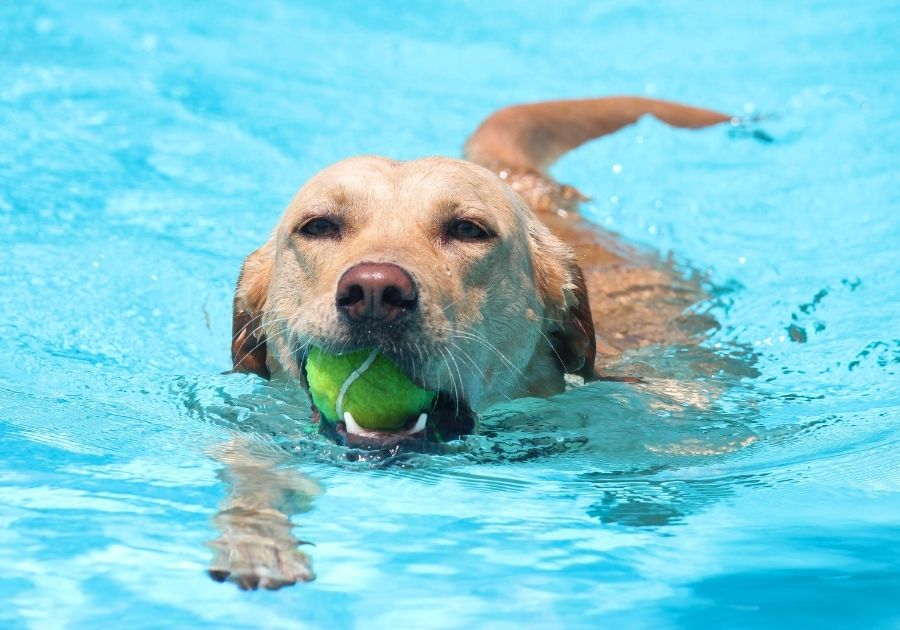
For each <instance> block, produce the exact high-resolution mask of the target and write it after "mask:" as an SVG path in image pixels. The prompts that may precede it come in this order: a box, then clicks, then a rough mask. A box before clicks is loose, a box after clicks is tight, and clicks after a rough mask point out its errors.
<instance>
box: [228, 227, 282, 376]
mask: <svg viewBox="0 0 900 630" xmlns="http://www.w3.org/2000/svg"><path fill="white" fill-rule="evenodd" d="M274 262H275V255H274V250H273V247H272V244H271V242H269V243H266V244H265V245H263V246H262V247H260V248H259V249H258V250H256V251H255V252H253V253H252V254H250V255H249V256H247V259H246V260H245V261H244V264H243V266H242V267H241V275H240V276H239V277H238V283H237V288H236V289H235V292H234V310H233V312H232V319H231V362H232V366H233V367H232V370H233V371H235V372H252V373H254V374H258V375H259V376H262V377H263V378H265V379H268V378H269V376H271V374H270V372H269V367H268V365H266V335H265V332H264V331H263V329H262V323H263V308H264V307H265V304H266V297H267V295H268V290H269V279H270V278H271V277H272V266H273V265H274Z"/></svg>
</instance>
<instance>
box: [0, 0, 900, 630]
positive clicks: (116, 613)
mask: <svg viewBox="0 0 900 630" xmlns="http://www.w3.org/2000/svg"><path fill="white" fill-rule="evenodd" d="M898 33H900V9H898V7H897V5H896V3H892V2H878V1H872V2H864V3H862V4H859V3H857V4H855V5H852V6H851V5H847V4H846V3H842V2H837V1H826V0H822V1H817V2H812V1H811V2H803V3H793V4H792V5H791V6H787V5H786V4H784V3H777V2H772V1H763V2H754V3H744V4H734V3H716V4H710V3H702V5H701V4H700V3H681V2H674V1H668V2H654V3H650V2H637V1H625V2H618V3H615V4H614V5H595V4H594V3H588V2H553V3H550V2H541V3H537V2H535V3H527V5H526V6H520V7H517V8H516V9H515V10H514V11H510V10H506V9H504V6H503V4H502V3H495V2H485V1H480V2H467V3H462V4H459V3H456V4H454V5H451V4H449V3H446V4H443V3H442V4H432V5H431V6H428V7H419V8H409V7H407V6H406V4H405V3H397V2H384V3H363V2H353V1H349V0H348V1H345V2H337V3H331V4H330V5H329V6H327V7H326V6H324V4H323V5H322V6H317V5H315V4H311V3H310V4H308V5H300V4H296V3H283V2H278V1H275V0H271V1H263V2H256V3H250V4H248V3H239V2H229V3H207V2H195V3H190V4H188V5H186V6H185V5H184V3H174V2H156V3H149V4H148V3H141V4H121V3H115V2H103V1H98V2H92V3H77V4H76V3H69V4H60V3H51V2H30V3H27V4H25V3H17V2H15V3H14V2H10V3H4V4H3V5H2V6H0V77H2V78H0V147H2V148H0V238H2V247H0V278H2V280H0V282H2V284H0V286H2V291H0V300H2V306H3V312H4V313H5V316H4V317H3V318H2V320H0V352H2V356H3V357H4V360H3V362H2V363H0V401H2V402H0V404H2V409H3V411H2V413H0V418H2V423H0V432H2V442H0V453H2V461H0V479H2V481H0V521H2V524H3V527H2V529H0V538H2V545H0V561H2V564H3V566H4V569H5V570H4V572H3V575H2V577H0V594H2V599H3V603H4V605H3V606H2V608H0V621H2V624H3V625H4V626H6V627H10V626H12V627H34V628H44V627H60V626H69V627H91V628H96V627H126V626H130V627H191V626H199V625H201V624H206V623H210V622H213V623H217V624H219V625H221V626H225V627H256V626H266V627H303V626H308V627H350V626H361V627H387V626H391V627H393V626H398V625H401V624H407V625H409V626H412V627H421V626H432V627H480V626H485V625H487V626H492V627H516V626H522V625H525V626H543V627H563V626H567V627H571V626H594V627H596V626H598V625H600V624H601V623H604V624H611V625H613V626H614V627H623V626H628V627H693V626H709V625H714V626H725V627H761V626H769V627H771V626H775V627H798V626H815V625H817V626H824V627H829V626H845V627H846V626H849V625H853V626H862V627H897V626H898V625H900V606H898V605H897V604H896V602H897V601H900V569H898V566H900V551H898V549H900V544H898V543H900V448H898V447H900V424H898V420H900V388H898V385H900V382H898V372H900V333H898V325H897V324H898V317H897V304H898V303H900V272H898V268H900V265H898V257H897V254H896V247H897V246H896V244H897V242H898V238H900V221H898V220H897V218H896V217H897V211H898V207H900V186H898V184H900V170H898V167H897V164H898V156H900V125H898V123H897V115H898V113H900V96H898V91H897V88H896V82H897V79H898V69H900V48H898V47H897V45H896V40H897V36H898ZM615 93H634V94H644V95H654V96H660V97H668V98H675V99H678V100H682V101H686V102H691V103H696V104H700V105H705V106H709V107H714V108H718V109H721V110H724V111H728V112H735V113H739V114H746V115H758V116H759V117H761V120H760V121H759V122H757V123H756V124H755V125H753V126H751V127H749V128H747V129H745V130H729V129H724V128H717V129H709V130H705V131H702V132H696V133H687V132H679V131H674V130H671V129H668V128H667V127H665V126H664V125H661V124H659V123H656V122H654V121H651V120H646V121H642V122H641V123H640V124H638V125H636V126H634V127H631V128H629V129H627V130H625V131H623V132H621V133H619V134H618V135H616V136H614V137H610V138H606V139H604V140H603V141H600V142H597V143H594V144H592V145H589V146H586V147H584V148H582V149H580V150H578V151H576V152H574V153H572V154H570V155H568V156H567V157H566V158H565V159H563V160H562V162H561V163H560V164H559V165H558V166H557V168H556V169H555V173H556V175H557V176H558V178H559V179H560V180H562V181H565V182H571V183H573V184H575V185H577V186H579V187H580V188H581V189H582V190H584V191H585V192H586V193H588V194H590V195H591V196H592V197H593V200H592V202H591V203H590V204H588V205H587V206H586V208H585V212H586V213H588V214H589V215H590V216H591V217H592V218H593V219H594V220H596V222H597V223H598V224H600V225H601V226H604V227H606V228H607V229H611V230H614V231H616V232H618V233H620V234H622V235H624V237H625V238H626V239H628V240H630V241H631V242H634V243H639V244H641V245H644V246H647V247H650V248H653V249H656V250H658V251H660V252H662V253H663V254H664V255H669V254H671V255H672V256H673V257H674V258H675V260H676V261H677V262H678V264H680V265H682V266H683V267H684V268H685V269H692V270H697V271H700V272H702V273H705V274H706V276H707V278H708V284H709V286H710V287H712V288H713V289H714V291H715V294H716V298H715V299H714V300H713V301H712V302H711V303H710V304H709V305H707V308H708V309H710V311H711V312H712V313H713V314H714V315H715V316H716V317H717V318H718V319H719V321H720V322H721V324H722V326H721V329H720V330H718V331H717V332H716V333H715V334H714V336H713V338H712V339H711V340H710V342H709V344H708V349H710V350H713V351H715V352H718V353H719V354H721V355H724V354H726V353H731V354H737V355H740V357H739V358H738V359H736V360H735V362H733V363H731V364H729V370H727V371H726V372H723V373H722V374H720V375H719V377H718V378H717V379H711V380H707V381H695V382H692V385H694V386H695V387H697V388H699V391H700V392H701V393H703V394H704V395H706V394H708V393H709V392H710V391H712V390H721V394H720V395H718V396H717V397H715V398H713V403H712V404H711V406H709V407H708V408H706V409H700V410H698V409H696V408H692V407H689V406H688V407H686V406H684V405H683V404H681V402H680V401H679V395H680V394H683V391H684V388H685V387H686V385H685V384H684V383H683V382H682V383H681V384H680V385H679V381H677V380H676V381H675V384H674V385H673V388H671V391H670V392H669V394H666V393H664V392H660V391H646V390H641V389H640V388H635V387H633V386H627V385H622V384H614V383H601V384H598V385H595V386H591V387H588V388H583V389H578V390H574V391H572V392H569V393H567V394H565V395H563V396H560V397H557V398H556V399H554V400H551V401H537V400H529V401H522V402H520V403H517V404H516V405H511V406H507V407H505V408H500V409H496V410H494V411H493V412H491V413H489V414H487V416H486V418H485V431H484V434H483V435H482V436H479V437H476V438H472V439H471V440H470V441H469V443H468V444H466V445H464V446H463V447H460V449H459V452H456V453H448V454H444V455H420V456H414V457H410V458H408V459H406V460H404V461H393V462H391V461H384V460H382V459H379V458H377V457H364V458H363V459H362V460H361V461H350V459H352V458H348V453H347V452H346V451H344V450H343V449H340V448H338V447H336V446H329V445H327V444H323V443H322V441H321V440H320V439H319V438H317V437H316V436H315V435H314V434H312V432H311V431H310V428H309V426H308V425H307V424H305V423H304V419H305V418H306V417H307V416H308V413H309V410H308V406H307V403H306V402H305V401H304V400H303V397H302V396H297V395H296V394H295V393H294V392H291V391H288V390H285V389H284V388H279V387H278V386H270V385H265V384H263V383H261V382H260V381H259V380H258V379H255V378H252V377H247V376H223V375H221V374H220V372H222V371H223V370H225V369H227V368H228V367H229V359H228V342H227V340H228V338H229V336H230V304H231V292H232V290H233V285H234V281H235V278H236V274H237V271H238V269H239V265H240V263H241V260H242V258H243V256H244V255H246V254H247V253H248V252H249V251H251V250H252V249H253V248H254V247H256V246H257V245H258V244H260V243H262V242H263V240H264V239H265V238H266V236H267V234H268V232H269V230H270V229H271V228H272V226H273V225H274V224H275V221H276V220H277V218H278V216H279V215H280V213H281V210H282V208H283V207H284V206H285V204H286V203H287V201H288V199H289V198H290V197H291V195H292V194H293V192H294V190H295V189H296V188H297V187H298V186H299V185H300V184H301V183H302V182H303V181H304V179H305V178H306V177H308V176H310V175H311V174H312V173H314V172H315V171H317V170H318V169H319V168H321V167H322V166H324V165H326V164H328V163H330V162H332V161H335V160H337V159H340V158H342V157H345V156H348V155H352V154H357V153H367V152H370V153H380V154H385V155H389V156H393V157H398V158H411V157H416V156H420V155H429V154H445V155H458V153H459V147H460V146H461V143H462V140H463V139H464V137H465V136H466V134H468V133H469V132H471V130H472V129H474V127H475V125H476V124H477V123H478V121H479V120H480V119H481V118H483V117H484V116H485V115H487V114H488V113H489V112H491V111H492V110H493V109H495V108H497V107H499V106H502V105H505V104H508V103H513V102H520V101H528V100H537V99H543V98H559V97H575V96H585V95H603V94H615ZM693 358H694V357H692V356H691V351H686V350H684V349H678V348H668V349H667V348H656V349H651V350H649V351H647V352H644V353H640V354H637V355H635V356H631V357H628V358H626V361H625V364H624V368H623V369H627V370H639V369H653V370H655V371H662V372H665V373H668V374H670V375H672V376H678V375H679V373H680V371H683V366H684V365H685V364H686V362H687V363H689V362H690V361H691V360H693ZM750 364H752V365H750ZM753 370H756V371H757V372H758V376H755V377H752V376H751V375H752V373H753ZM234 436H241V439H243V440H246V441H249V442H250V443H253V444H256V445H257V448H259V449H263V450H266V449H268V451H269V452H272V453H274V452H276V451H278V452H280V453H288V454H289V457H290V463H289V465H287V467H286V469H287V470H292V471H296V472H297V473H298V474H303V475H306V476H307V477H309V478H310V479H312V480H314V481H315V482H317V483H318V484H319V485H320V486H321V488H322V493H321V494H320V495H318V496H316V497H314V498H313V499H312V504H311V506H310V508H309V510H308V511H306V512H304V513H300V514H298V515H297V516H296V517H295V518H294V521H295V522H296V524H297V530H296V531H297V535H298V536H299V537H300V538H302V539H304V540H308V541H312V542H314V543H315V545H316V546H315V547H313V548H308V551H309V553H310V555H311V556H312V557H313V559H314V563H315V567H316V570H317V573H318V576H319V577H318V580H317V581H315V582H313V583H310V584H305V585H301V586H296V587H293V588H289V589H284V590H281V591H278V592H275V593H272V592H256V593H244V592H240V591H238V590H237V589H236V588H234V587H233V586H231V585H222V584H217V583H214V582H213V581H211V580H209V578H208V577H207V576H206V575H205V568H206V566H207V563H208V561H209V558H210V552H209V550H208V549H207V548H206V547H205V546H204V543H205V542H206V541H208V540H210V539H212V538H214V537H215V536H216V534H215V531H214V529H213V527H212V522H211V517H212V515H213V514H214V513H215V511H216V506H217V504H218V502H219V501H220V500H221V499H222V497H223V496H224V493H225V488H224V485H223V483H222V482H221V481H220V479H219V478H218V472H219V465H218V464H217V463H216V461H215V460H214V459H213V458H212V456H211V453H213V452H214V451H215V449H216V448H217V447H221V445H222V444H223V443H224V442H226V441H227V440H229V439H232V438H234Z"/></svg>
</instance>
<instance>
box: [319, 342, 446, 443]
mask: <svg viewBox="0 0 900 630" xmlns="http://www.w3.org/2000/svg"><path fill="white" fill-rule="evenodd" d="M306 380H307V382H308V383H309V393H310V395H311V396H312V400H313V403H314V404H315V405H316V407H317V408H318V409H319V413H321V414H322V416H323V417H324V418H325V419H326V420H330V421H331V422H337V421H338V420H345V419H346V418H345V414H346V413H347V412H350V414H351V415H352V416H353V420H355V421H356V424H358V425H359V426H360V427H363V428H365V429H373V430H381V431H392V430H397V429H401V428H402V427H403V425H404V424H406V421H407V420H409V417H410V416H412V415H415V414H417V413H420V412H422V411H424V410H425V409H427V408H428V407H429V406H430V405H431V403H432V402H433V401H434V397H435V393H434V392H429V391H427V390H424V389H420V388H419V387H417V386H416V384H415V383H413V382H412V381H411V380H410V378H409V377H408V376H407V375H406V374H404V373H403V371H402V370H401V369H400V368H399V367H397V365H396V364H395V363H394V362H393V361H391V360H390V359H389V358H387V357H386V356H384V355H383V354H381V353H380V352H378V350H359V351H356V352H348V353H347V354H328V353H326V352H324V351H323V350H322V349H320V348H317V347H315V346H313V347H311V348H310V349H309V355H308V356H307V359H306Z"/></svg>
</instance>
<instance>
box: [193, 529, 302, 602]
mask: <svg viewBox="0 0 900 630" xmlns="http://www.w3.org/2000/svg"><path fill="white" fill-rule="evenodd" d="M297 544H298V542H297V541H296V540H290V541H288V540H278V541H276V540H265V539H254V537H252V536H240V535H239V536H222V537H221V538H219V539H217V540H214V541H212V542H211V543H209V545H210V546H211V547H212V548H213V551H214V554H215V555H214V557H213V561H212V563H211V564H210V567H209V576H210V577H211V578H212V579H214V580H215V581H217V582H225V581H228V582H232V583H234V584H236V585H237V586H238V588H240V589H242V590H255V589H257V588H264V589H269V590H277V589H279V588H281V587H282V586H291V585H293V584H296V583H297V582H309V581H310V580H313V579H315V574H314V573H313V570H312V562H311V561H310V558H309V556H307V555H306V554H305V553H303V552H302V551H300V550H299V549H297Z"/></svg>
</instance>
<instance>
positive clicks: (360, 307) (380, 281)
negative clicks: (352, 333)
mask: <svg viewBox="0 0 900 630" xmlns="http://www.w3.org/2000/svg"><path fill="white" fill-rule="evenodd" d="M418 303H419V296H418V295H417V294H416V285H415V283H414V282H413V279H412V276H410V275H409V273H407V272H406V271H405V270H404V269H403V268H401V267H398V266H397V265H394V264H391V263H360V264H358V265H354V266H353V267H350V269H348V270H347V271H345V272H344V275H343V276H341V279H340V280H338V285H337V299H336V304H337V308H338V310H340V311H341V312H343V313H344V314H345V315H346V316H347V317H349V318H350V319H351V320H353V321H361V320H364V319H370V320H374V321H382V322H390V321H394V320H395V319H397V318H398V317H400V316H401V315H405V314H406V313H408V312H410V311H413V310H415V309H416V307H417V306H418Z"/></svg>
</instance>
